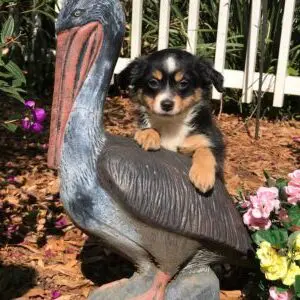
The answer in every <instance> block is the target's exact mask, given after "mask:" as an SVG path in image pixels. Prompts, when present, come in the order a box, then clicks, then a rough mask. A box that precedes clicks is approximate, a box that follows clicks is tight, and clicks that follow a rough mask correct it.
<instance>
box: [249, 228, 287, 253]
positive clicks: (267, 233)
mask: <svg viewBox="0 0 300 300" xmlns="http://www.w3.org/2000/svg"><path fill="white" fill-rule="evenodd" d="M252 239H253V241H254V242H255V243H256V244H257V245H259V244H260V243H261V242H262V241H267V242H269V243H270V244H271V245H272V246H274V247H275V248H283V247H285V246H286V244H287V241H288V232H287V230H285V229H275V230H274V229H268V230H259V231H256V232H255V233H254V234H252Z"/></svg>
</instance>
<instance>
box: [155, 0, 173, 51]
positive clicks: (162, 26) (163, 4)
mask: <svg viewBox="0 0 300 300" xmlns="http://www.w3.org/2000/svg"><path fill="white" fill-rule="evenodd" d="M170 12H171V0H160V9H159V30H158V47H157V48H158V50H162V49H166V48H168V46H169V27H170Z"/></svg>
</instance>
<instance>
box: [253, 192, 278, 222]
mask: <svg viewBox="0 0 300 300" xmlns="http://www.w3.org/2000/svg"><path fill="white" fill-rule="evenodd" d="M250 202H251V207H252V209H253V216H254V217H255V218H268V217H269V216H270V213H271V212H272V211H273V210H274V209H275V210H278V209H279V207H280V201H279V200H278V189H277V188H275V187H271V188H267V187H260V188H259V189H258V190H257V192H256V196H250Z"/></svg>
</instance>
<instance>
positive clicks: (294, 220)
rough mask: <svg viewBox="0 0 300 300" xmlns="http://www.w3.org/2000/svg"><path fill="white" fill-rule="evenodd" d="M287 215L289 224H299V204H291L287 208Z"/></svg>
mask: <svg viewBox="0 0 300 300" xmlns="http://www.w3.org/2000/svg"><path fill="white" fill-rule="evenodd" d="M288 216H289V219H290V222H289V224H290V226H293V225H296V226H300V206H299V205H296V206H292V207H290V208H289V209H288Z"/></svg>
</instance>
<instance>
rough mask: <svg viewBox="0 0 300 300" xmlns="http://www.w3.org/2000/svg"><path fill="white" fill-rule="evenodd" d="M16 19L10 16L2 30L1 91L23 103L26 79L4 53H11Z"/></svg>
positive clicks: (0, 47)
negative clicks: (10, 48)
mask: <svg viewBox="0 0 300 300" xmlns="http://www.w3.org/2000/svg"><path fill="white" fill-rule="evenodd" d="M14 24H15V23H14V19H13V18H12V17H11V16H9V17H8V19H7V20H6V22H5V23H4V25H3V27H2V30H1V43H0V51H1V52H0V91H2V92H3V93H5V94H7V95H8V96H10V97H13V98H15V99H17V100H20V101H22V102H23V98H22V96H21V95H20V93H23V92H24V90H23V89H22V86H23V84H26V78H25V76H24V74H23V72H22V71H21V70H20V68H19V67H18V66H17V65H16V64H15V63H14V62H13V61H12V60H7V62H5V60H6V58H5V55H3V52H4V53H5V51H6V52H8V51H9V46H10V44H12V43H13V42H14V37H13V32H14Z"/></svg>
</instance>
